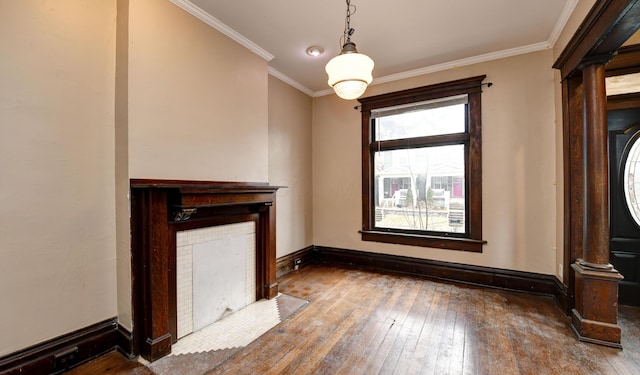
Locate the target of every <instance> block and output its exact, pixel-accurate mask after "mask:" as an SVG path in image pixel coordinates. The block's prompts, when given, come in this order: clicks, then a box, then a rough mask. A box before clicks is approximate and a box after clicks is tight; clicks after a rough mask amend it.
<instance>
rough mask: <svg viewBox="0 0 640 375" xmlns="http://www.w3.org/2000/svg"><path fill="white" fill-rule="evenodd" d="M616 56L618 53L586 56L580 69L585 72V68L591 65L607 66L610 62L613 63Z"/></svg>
mask: <svg viewBox="0 0 640 375" xmlns="http://www.w3.org/2000/svg"><path fill="white" fill-rule="evenodd" d="M616 54H617V52H615V51H614V52H609V53H602V54H599V55H593V56H586V57H584V58H583V59H582V60H580V63H579V64H578V69H580V70H584V68H586V67H587V66H590V65H607V64H608V63H609V61H611V60H612V59H613V58H614V57H615V56H616Z"/></svg>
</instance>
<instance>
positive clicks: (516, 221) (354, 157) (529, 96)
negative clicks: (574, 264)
mask: <svg viewBox="0 0 640 375" xmlns="http://www.w3.org/2000/svg"><path fill="white" fill-rule="evenodd" d="M552 57H553V56H552V52H551V51H542V52H536V53H530V54H526V55H521V56H516V57H511V58H506V59H501V60H496V61H491V62H487V63H481V64H476V65H472V66H467V67H462V68H458V69H452V70H447V71H443V72H439V73H433V74H429V75H424V76H420V77H416V78H412V79H407V80H403V81H396V82H390V83H385V84H380V85H374V86H371V87H370V88H369V89H368V91H367V93H366V94H365V96H371V95H376V94H382V93H386V92H391V91H396V90H402V89H407V88H412V87H418V86H423V85H428V84H433V83H439V82H446V81H450V80H454V79H460V78H465V77H471V76H476V75H481V74H486V75H487V79H486V82H493V84H494V86H493V87H491V88H485V90H484V92H483V94H482V111H483V112H482V137H483V140H482V146H483V149H482V153H483V238H484V239H485V240H486V241H487V242H488V244H487V245H486V246H485V247H484V251H483V253H482V254H473V253H467V252H460V251H452V250H439V249H429V248H420V247H412V246H401V245H391V244H381V243H375V242H363V241H361V240H360V234H359V233H358V230H359V229H360V228H361V226H362V223H361V220H362V219H361V203H360V196H361V156H360V150H361V146H360V113H359V112H358V111H355V110H354V109H353V106H354V105H355V104H357V102H355V101H344V100H341V99H338V98H337V97H336V96H335V95H330V96H324V97H319V98H316V99H314V107H313V136H312V139H313V181H314V183H313V233H314V244H315V245H321V246H332V247H338V248H346V249H354V250H364V251H371V252H379V253H387V254H395V255H403V256H412V257H418V258H427V259H435V260H443V261H451V262H459V263H466V264H473V265H482V266H489V267H497V268H507V269H513V270H521V271H530V272H540V273H545V274H553V273H554V269H555V259H556V252H555V249H554V247H555V245H556V244H555V242H556V233H555V232H556V225H555V218H556V212H555V211H556V187H555V185H554V184H555V178H556V175H555V154H556V149H555V145H556V140H555V137H556V134H555V124H554V120H555V111H554V96H553V92H554V80H553V79H554V76H553V71H552V69H551V65H552V63H553V61H552Z"/></svg>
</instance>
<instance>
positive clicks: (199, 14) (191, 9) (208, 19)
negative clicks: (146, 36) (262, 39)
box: [170, 0, 275, 62]
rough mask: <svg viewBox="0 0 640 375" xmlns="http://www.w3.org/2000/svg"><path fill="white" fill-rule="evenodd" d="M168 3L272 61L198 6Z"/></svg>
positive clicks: (183, 0)
mask: <svg viewBox="0 0 640 375" xmlns="http://www.w3.org/2000/svg"><path fill="white" fill-rule="evenodd" d="M170 1H171V2H172V3H174V4H175V5H177V6H178V7H180V8H182V9H183V10H184V11H186V12H187V13H189V14H191V15H192V16H194V17H196V18H198V19H199V20H200V21H202V22H204V23H206V24H207V25H209V26H211V27H213V28H214V29H216V30H218V31H219V32H221V33H223V34H224V35H226V36H228V37H229V38H231V39H233V40H235V41H236V42H238V43H239V44H241V45H243V46H244V47H246V48H247V49H249V50H250V51H251V52H253V53H255V54H256V55H258V56H260V57H262V58H263V59H265V60H266V61H267V62H269V61H271V60H273V58H274V57H275V56H273V55H272V54H270V53H269V52H267V51H266V50H264V49H263V48H262V47H260V46H259V45H257V44H255V43H254V42H252V41H250V40H249V39H247V38H245V37H244V36H243V35H241V34H239V33H238V32H236V31H235V30H233V29H232V28H230V27H229V26H227V25H225V24H224V23H222V22H220V20H218V19H217V18H215V17H213V16H212V15H210V14H209V13H207V12H205V11H204V10H202V9H201V8H199V7H198V6H196V5H194V4H193V3H192V2H190V1H189V0H170Z"/></svg>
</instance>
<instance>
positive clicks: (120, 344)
mask: <svg viewBox="0 0 640 375" xmlns="http://www.w3.org/2000/svg"><path fill="white" fill-rule="evenodd" d="M116 349H117V350H118V352H120V354H122V355H123V356H125V357H127V358H128V359H133V358H135V357H136V355H135V351H134V348H133V334H132V333H131V331H129V330H128V329H126V328H124V327H123V326H122V325H120V323H118V329H117V333H116Z"/></svg>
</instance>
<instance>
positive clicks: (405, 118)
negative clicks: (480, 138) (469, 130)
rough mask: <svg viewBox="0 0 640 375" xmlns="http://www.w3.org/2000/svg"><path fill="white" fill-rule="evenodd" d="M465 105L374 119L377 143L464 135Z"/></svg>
mask: <svg viewBox="0 0 640 375" xmlns="http://www.w3.org/2000/svg"><path fill="white" fill-rule="evenodd" d="M465 115H466V108H465V104H455V105H449V106H446V107H436V108H430V109H422V110H417V111H411V112H404V113H400V114H393V115H388V116H382V117H378V118H376V119H374V120H373V121H375V124H374V126H375V134H376V139H375V140H376V141H386V140H390V139H401V138H415V137H426V136H432V135H442V134H452V133H464V132H465V131H466V128H465V126H466V125H465V124H466V123H465Z"/></svg>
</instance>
